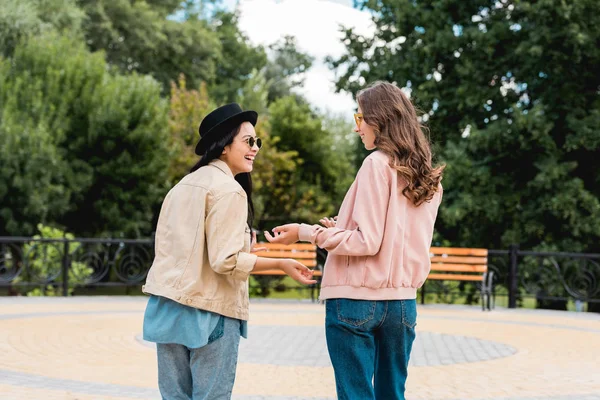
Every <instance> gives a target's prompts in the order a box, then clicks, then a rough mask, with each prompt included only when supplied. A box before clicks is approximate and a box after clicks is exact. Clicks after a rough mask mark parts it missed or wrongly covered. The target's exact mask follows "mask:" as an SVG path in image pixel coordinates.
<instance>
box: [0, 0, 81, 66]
mask: <svg viewBox="0 0 600 400" xmlns="http://www.w3.org/2000/svg"><path fill="white" fill-rule="evenodd" d="M84 18H85V14H84V12H83V11H82V10H81V9H80V8H79V7H77V5H76V0H4V1H3V2H2V9H1V10H0V56H4V57H8V56H10V55H11V54H12V53H13V51H14V50H15V47H16V46H17V44H18V43H19V42H20V41H21V40H23V39H26V38H28V37H30V36H33V35H40V34H45V33H46V32H49V31H59V32H70V33H71V34H77V33H78V32H79V31H80V27H81V23H82V21H83V19H84Z"/></svg>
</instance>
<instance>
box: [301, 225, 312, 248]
mask: <svg viewBox="0 0 600 400" xmlns="http://www.w3.org/2000/svg"><path fill="white" fill-rule="evenodd" d="M314 232H315V226H314V225H308V224H300V229H298V239H299V240H300V241H301V242H311V243H312V235H313V233H314ZM313 244H314V243H313Z"/></svg>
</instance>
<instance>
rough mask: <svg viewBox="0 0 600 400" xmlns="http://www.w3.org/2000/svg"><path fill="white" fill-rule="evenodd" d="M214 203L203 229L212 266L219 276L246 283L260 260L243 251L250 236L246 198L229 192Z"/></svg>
mask: <svg viewBox="0 0 600 400" xmlns="http://www.w3.org/2000/svg"><path fill="white" fill-rule="evenodd" d="M211 203H213V205H212V207H211V208H210V210H209V211H208V213H207V215H206V224H205V228H204V229H205V230H206V244H207V251H208V261H209V263H210V266H211V268H212V269H213V270H214V271H215V272H216V273H219V274H224V275H231V276H232V277H233V278H235V279H239V280H247V279H248V276H249V275H250V272H251V271H252V270H253V269H254V265H255V264H256V259H257V258H258V257H257V256H256V255H254V254H250V253H247V252H244V251H243V248H244V243H245V240H246V235H248V233H247V232H246V226H247V222H246V219H247V216H248V203H247V201H246V198H245V197H244V196H243V195H242V194H240V193H238V192H229V193H225V194H223V195H221V196H220V197H218V198H216V199H214V201H212V202H211Z"/></svg>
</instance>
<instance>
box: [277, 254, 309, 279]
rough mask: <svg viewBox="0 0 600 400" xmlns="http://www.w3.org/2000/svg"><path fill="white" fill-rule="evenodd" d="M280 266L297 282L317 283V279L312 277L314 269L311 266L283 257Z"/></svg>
mask: <svg viewBox="0 0 600 400" xmlns="http://www.w3.org/2000/svg"><path fill="white" fill-rule="evenodd" d="M279 268H280V269H281V270H282V271H283V272H285V273H286V274H287V275H289V276H290V277H291V278H292V279H294V280H295V281H296V282H300V283H302V284H304V285H314V284H315V283H317V281H316V280H314V279H312V277H313V271H312V270H311V269H310V268H308V267H307V266H306V265H304V264H301V263H300V262H298V261H296V260H293V259H291V258H284V259H282V260H281V264H280V266H279Z"/></svg>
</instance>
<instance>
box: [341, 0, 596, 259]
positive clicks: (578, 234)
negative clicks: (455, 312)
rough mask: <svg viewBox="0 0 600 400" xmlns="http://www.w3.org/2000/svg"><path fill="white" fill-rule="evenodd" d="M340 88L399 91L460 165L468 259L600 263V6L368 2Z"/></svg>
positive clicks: (452, 207)
mask: <svg viewBox="0 0 600 400" xmlns="http://www.w3.org/2000/svg"><path fill="white" fill-rule="evenodd" d="M358 3H359V4H360V6H362V7H364V8H368V9H370V10H371V11H372V12H373V16H374V17H373V20H374V22H375V24H376V31H375V34H374V36H373V37H361V36H360V35H357V34H355V33H354V32H352V31H351V30H346V31H345V41H346V43H347V53H346V54H345V55H344V56H342V57H341V58H340V59H337V60H330V61H331V64H332V66H334V67H341V66H342V65H343V66H344V67H345V68H347V69H346V70H345V72H344V73H343V74H341V77H340V79H339V81H338V83H337V84H338V88H340V89H345V90H349V91H351V92H353V93H356V91H357V90H358V89H359V88H361V87H362V86H363V85H364V84H366V82H371V81H374V80H378V79H382V80H388V81H395V82H397V84H398V85H399V86H401V87H406V88H407V90H409V91H410V92H411V95H412V98H413V100H414V101H415V102H416V103H417V104H418V105H419V106H420V108H421V109H422V110H424V113H425V114H424V115H423V120H424V121H427V120H428V123H429V126H430V128H431V132H432V133H433V138H434V139H435V145H436V147H437V148H438V149H439V151H440V155H441V158H443V159H444V161H445V162H446V163H447V164H448V168H447V170H446V175H445V179H444V186H445V194H444V202H443V207H442V210H441V212H440V221H439V223H438V225H437V228H438V231H439V233H440V234H441V237H442V238H443V239H444V240H448V241H450V242H451V243H452V245H454V246H469V247H474V246H481V247H488V248H502V247H506V246H508V245H509V244H511V243H520V244H521V248H536V249H556V250H563V251H589V252H598V251H600V247H599V243H600V240H598V239H600V202H599V197H600V179H599V178H598V177H599V175H598V174H597V173H596V171H598V170H599V169H600V157H598V152H599V150H600V132H599V130H598V128H599V127H600V99H599V98H598V87H599V86H600V70H599V69H598V65H600V50H599V47H598V38H599V37H600V24H599V23H600V14H598V13H597V12H596V11H595V10H596V8H597V4H596V2H595V1H593V0H578V1H572V2H563V1H558V0H548V1H508V0H502V1H495V0H494V1H491V0H477V1H469V2H464V1H460V0H449V1H444V2H439V1H433V0H428V1H419V2H412V1H407V0H402V1H391V0H388V1H386V0H383V1H374V0H372V1H360V2H358Z"/></svg>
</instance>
